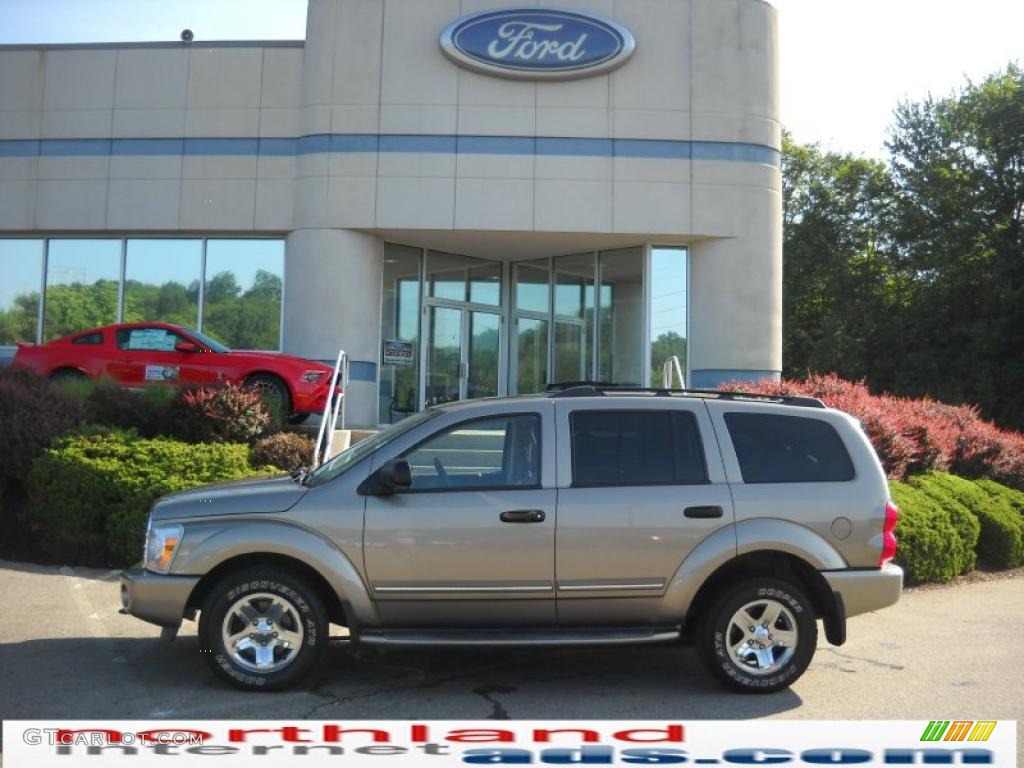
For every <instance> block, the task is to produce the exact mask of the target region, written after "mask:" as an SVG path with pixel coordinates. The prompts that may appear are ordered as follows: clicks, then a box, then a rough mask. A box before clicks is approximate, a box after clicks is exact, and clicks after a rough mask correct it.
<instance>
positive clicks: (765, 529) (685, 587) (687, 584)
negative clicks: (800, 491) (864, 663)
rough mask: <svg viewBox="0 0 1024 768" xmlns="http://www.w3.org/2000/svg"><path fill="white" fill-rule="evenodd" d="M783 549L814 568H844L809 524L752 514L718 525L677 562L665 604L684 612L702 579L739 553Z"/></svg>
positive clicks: (837, 554)
mask: <svg viewBox="0 0 1024 768" xmlns="http://www.w3.org/2000/svg"><path fill="white" fill-rule="evenodd" d="M755 552H783V553H785V554H788V555H792V556H794V557H797V558H799V559H801V560H803V561H804V562H806V563H807V564H808V565H809V566H810V567H812V568H814V569H815V570H817V571H824V570H835V569H840V568H846V567H847V564H846V561H845V560H843V557H842V555H840V554H839V552H838V551H837V550H836V549H835V548H834V547H833V546H832V545H831V544H829V543H828V542H827V541H826V540H825V539H824V538H822V537H821V536H819V535H818V534H817V533H815V532H814V531H812V530H810V529H809V528H805V527H804V526H802V525H799V524H797V523H793V522H790V521H788V520H781V519H778V518H764V517H762V518H754V519H751V520H743V521H740V522H739V523H735V524H733V525H729V526H726V527H724V528H720V529H718V530H717V531H715V532H714V533H713V534H711V535H710V536H708V537H707V538H706V539H704V540H703V541H702V542H701V543H700V544H698V545H697V546H696V547H695V548H694V549H693V550H692V551H691V552H690V553H689V554H688V555H687V556H686V557H685V558H684V559H683V562H682V563H681V564H680V565H679V568H677V569H676V572H675V574H673V576H672V578H671V580H670V581H669V586H668V589H667V590H666V591H665V597H664V601H665V607H666V609H667V610H668V611H669V612H670V613H671V614H672V615H674V616H685V615H686V613H687V611H688V610H689V609H690V604H691V603H692V602H693V599H694V597H696V595H697V592H699V591H700V588H701V587H702V586H703V585H704V583H705V582H706V581H707V580H708V578H710V577H711V576H712V574H714V573H715V572H716V571H717V570H718V569H719V568H721V567H722V566H723V565H726V564H727V563H728V562H729V561H730V560H732V559H733V558H734V557H737V556H739V555H745V554H751V553H755Z"/></svg>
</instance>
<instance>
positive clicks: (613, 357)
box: [598, 248, 644, 386]
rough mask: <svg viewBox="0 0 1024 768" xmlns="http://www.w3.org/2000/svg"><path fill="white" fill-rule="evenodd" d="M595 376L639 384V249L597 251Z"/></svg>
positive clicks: (641, 295) (641, 331) (641, 298)
mask: <svg viewBox="0 0 1024 768" xmlns="http://www.w3.org/2000/svg"><path fill="white" fill-rule="evenodd" d="M598 276H599V285H598V297H599V307H598V318H599V320H598V347H599V349H598V378H599V379H600V380H602V381H608V382H614V383H616V384H628V385H634V386H639V385H640V384H641V381H642V378H643V335H644V321H643V306H644V291H643V249H642V248H620V249H617V250H614V251H602V252H601V253H600V254H598Z"/></svg>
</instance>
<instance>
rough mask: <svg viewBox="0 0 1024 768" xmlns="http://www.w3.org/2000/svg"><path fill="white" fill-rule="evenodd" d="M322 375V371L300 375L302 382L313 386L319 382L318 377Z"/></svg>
mask: <svg viewBox="0 0 1024 768" xmlns="http://www.w3.org/2000/svg"><path fill="white" fill-rule="evenodd" d="M323 375H324V372H323V371H306V372H305V373H304V374H302V380H303V381H305V382H308V383H310V384H315V383H316V382H318V381H320V377H321V376H323Z"/></svg>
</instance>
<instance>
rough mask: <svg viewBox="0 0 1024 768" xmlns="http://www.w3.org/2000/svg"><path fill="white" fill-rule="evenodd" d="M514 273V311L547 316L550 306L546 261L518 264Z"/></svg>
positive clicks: (514, 268) (539, 260)
mask: <svg viewBox="0 0 1024 768" xmlns="http://www.w3.org/2000/svg"><path fill="white" fill-rule="evenodd" d="M512 269H513V271H514V272H515V287H516V298H515V304H516V309H521V310H524V311H526V312H543V313H544V314H547V312H548V307H549V306H550V299H549V296H550V292H551V291H550V286H549V277H548V275H549V268H548V260H547V259H538V260H536V261H526V262H518V263H516V264H513V265H512Z"/></svg>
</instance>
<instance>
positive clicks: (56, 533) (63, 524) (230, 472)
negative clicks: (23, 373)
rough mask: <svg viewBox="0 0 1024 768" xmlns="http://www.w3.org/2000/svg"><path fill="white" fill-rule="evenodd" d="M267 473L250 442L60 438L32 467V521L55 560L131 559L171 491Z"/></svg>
mask: <svg viewBox="0 0 1024 768" xmlns="http://www.w3.org/2000/svg"><path fill="white" fill-rule="evenodd" d="M257 474H261V472H259V471H254V470H253V469H252V467H251V466H250V464H249V458H248V448H247V447H246V446H244V445H233V444H206V445H188V444H185V443H181V442H178V441H175V440H168V439H155V440H147V439H143V438H140V437H138V436H137V435H136V434H134V433H131V432H127V431H115V432H108V433H93V434H81V435H70V436H67V437H63V438H58V439H57V440H56V441H54V444H53V446H52V447H51V448H50V449H49V450H47V451H46V452H45V453H44V454H43V455H42V456H40V457H39V458H38V459H36V461H35V462H34V464H33V465H32V470H31V472H30V474H29V482H28V485H29V499H30V509H29V516H30V517H29V519H30V521H31V523H32V524H33V525H34V526H35V527H36V528H37V531H38V533H39V535H40V536H43V537H45V541H46V542H47V550H48V552H49V554H50V555H51V556H53V557H56V558H58V559H62V560H69V561H73V562H78V563H103V564H115V563H116V564H121V565H124V564H129V563H131V562H134V561H137V560H138V559H139V557H140V554H141V552H142V539H143V535H144V529H145V525H146V518H147V516H148V513H149V509H150V507H151V506H152V504H153V502H154V501H155V500H156V499H157V498H159V497H160V496H163V495H165V494H167V493H172V492H174V491H180V490H185V489H188V488H194V487H196V486H201V485H205V484H208V483H213V482H219V481H223V480H236V479H240V478H245V477H252V476H253V475H257Z"/></svg>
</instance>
